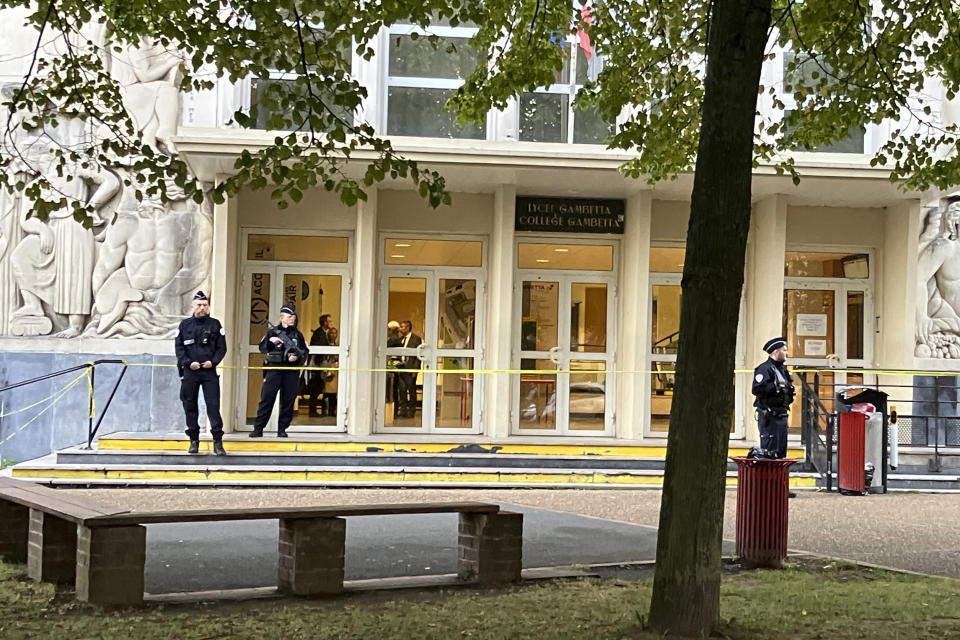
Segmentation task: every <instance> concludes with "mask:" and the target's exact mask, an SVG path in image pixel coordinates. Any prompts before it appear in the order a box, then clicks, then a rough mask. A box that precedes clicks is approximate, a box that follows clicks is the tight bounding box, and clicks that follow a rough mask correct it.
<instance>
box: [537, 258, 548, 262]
mask: <svg viewBox="0 0 960 640" xmlns="http://www.w3.org/2000/svg"><path fill="white" fill-rule="evenodd" d="M537 262H550V261H549V260H547V259H546V258H537Z"/></svg>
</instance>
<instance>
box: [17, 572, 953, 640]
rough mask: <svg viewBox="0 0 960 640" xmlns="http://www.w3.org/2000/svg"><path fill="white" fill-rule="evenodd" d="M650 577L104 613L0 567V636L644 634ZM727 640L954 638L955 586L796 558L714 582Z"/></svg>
mask: <svg viewBox="0 0 960 640" xmlns="http://www.w3.org/2000/svg"><path fill="white" fill-rule="evenodd" d="M650 589H651V583H650V581H649V580H639V581H634V580H629V581H628V580H623V579H603V580H593V579H583V580H574V581H551V582H544V583H539V584H533V585H529V586H523V587H517V588H514V589H509V590H504V591H478V590H468V589H456V590H447V591H439V592H438V591H420V592H390V593H384V592H380V593H373V594H362V595H361V594H357V595H349V596H344V597H342V598H336V599H332V600H290V599H278V600H257V601H248V602H243V603H221V604H209V605H202V604H197V605H189V606H176V607H160V606H151V607H147V608H144V609H139V610H130V609H128V610H120V611H105V610H102V609H98V608H96V607H91V606H86V605H82V604H79V603H77V602H75V601H74V600H73V594H72V593H70V592H61V593H57V592H56V591H55V590H54V588H53V587H52V586H50V585H47V584H38V583H34V582H31V581H29V580H28V579H27V578H26V577H25V575H24V567H22V566H21V567H17V566H10V565H3V564H0V638H2V639H3V640H14V639H19V638H65V639H69V640H74V639H77V640H79V639H86V638H137V639H139V638H158V639H159V638H163V639H167V638H173V639H180V638H190V639H197V640H199V639H216V638H251V639H254V638H255V639H257V640H262V639H263V638H281V639H283V640H291V639H295V638H344V639H357V640H360V639H363V640H384V639H391V638H395V639H404V640H405V639H408V638H409V639H417V640H419V639H437V640H450V639H453V638H487V639H501V638H502V639H507V638H536V639H537V640H549V639H552V638H584V639H589V640H599V639H607V638H610V639H615V638H647V637H650V636H648V635H646V634H643V633H641V632H640V631H639V628H640V624H641V621H642V620H643V619H644V618H645V616H646V613H647V609H648V607H649V603H650ZM722 598H723V600H722V615H723V619H724V628H723V630H722V632H723V636H722V637H726V638H730V639H737V640H739V639H754V638H756V639H760V638H762V639H764V640H766V639H769V638H824V639H829V640H844V639H853V638H857V639H859V638H869V639H872V640H873V639H875V640H887V639H892V638H902V639H905V640H906V639H910V640H915V639H924V638H938V639H940V638H957V637H960V582H957V581H953V580H949V579H946V578H925V577H919V576H911V575H902V574H897V573H890V572H886V571H880V570H874V569H866V568H859V567H854V566H851V565H845V564H837V563H825V562H822V561H806V562H805V563H804V564H803V565H800V564H797V565H793V566H791V567H790V568H787V569H785V570H783V571H748V572H741V573H734V574H732V575H729V576H727V577H725V579H724V584H723V591H722Z"/></svg>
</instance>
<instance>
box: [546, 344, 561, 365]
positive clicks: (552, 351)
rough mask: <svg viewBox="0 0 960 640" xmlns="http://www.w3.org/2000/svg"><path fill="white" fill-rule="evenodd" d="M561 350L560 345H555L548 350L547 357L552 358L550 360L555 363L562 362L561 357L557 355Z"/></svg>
mask: <svg viewBox="0 0 960 640" xmlns="http://www.w3.org/2000/svg"><path fill="white" fill-rule="evenodd" d="M559 352H560V347H553V348H552V349H550V350H549V351H548V352H547V357H549V358H550V362H552V363H553V364H560V358H559V357H557V354H558V353H559Z"/></svg>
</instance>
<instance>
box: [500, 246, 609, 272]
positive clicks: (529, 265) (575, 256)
mask: <svg viewBox="0 0 960 640" xmlns="http://www.w3.org/2000/svg"><path fill="white" fill-rule="evenodd" d="M517 268H519V269H576V270H588V271H612V270H613V245H609V244H606V245H604V244H546V243H543V244H541V243H535V242H521V243H519V244H518V245H517Z"/></svg>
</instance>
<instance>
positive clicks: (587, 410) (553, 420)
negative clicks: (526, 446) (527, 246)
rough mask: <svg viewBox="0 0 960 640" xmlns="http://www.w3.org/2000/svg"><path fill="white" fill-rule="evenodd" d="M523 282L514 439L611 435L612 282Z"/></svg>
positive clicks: (528, 278)
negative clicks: (546, 435) (517, 435)
mask: <svg viewBox="0 0 960 640" xmlns="http://www.w3.org/2000/svg"><path fill="white" fill-rule="evenodd" d="M520 277H521V280H520V283H519V288H518V295H519V300H518V303H517V308H518V309H519V310H520V327H519V332H518V334H519V338H520V345H519V346H520V348H519V368H520V369H521V370H522V371H523V373H521V374H520V376H519V381H518V382H517V383H515V385H514V388H515V396H514V398H515V402H516V405H515V406H516V407H517V412H518V413H517V415H518V419H517V422H516V432H517V433H525V434H528V435H530V434H538V433H554V434H590V435H608V434H610V433H612V431H613V407H614V401H613V391H614V389H615V388H616V387H615V384H616V383H615V380H614V376H613V374H612V373H611V372H612V370H613V368H614V367H613V362H614V357H613V354H614V346H613V344H612V339H611V338H612V336H613V324H612V323H613V318H614V313H613V300H614V291H613V290H614V279H613V277H612V276H609V277H604V276H595V275H591V274H569V273H568V274H560V273H545V274H537V275H534V274H529V275H524V274H521V276H520Z"/></svg>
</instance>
